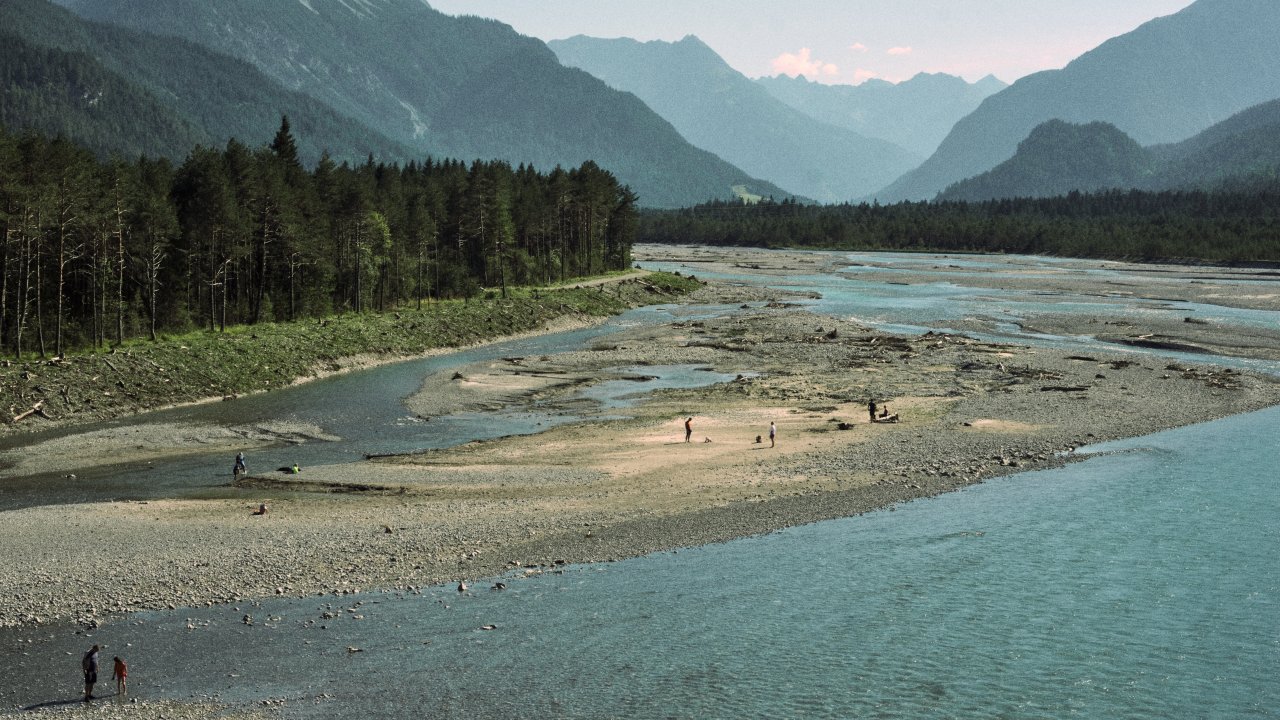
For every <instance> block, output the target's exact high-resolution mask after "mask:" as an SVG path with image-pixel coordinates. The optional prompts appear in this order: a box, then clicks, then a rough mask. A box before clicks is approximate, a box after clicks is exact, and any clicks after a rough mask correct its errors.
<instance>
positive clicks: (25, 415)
mask: <svg viewBox="0 0 1280 720" xmlns="http://www.w3.org/2000/svg"><path fill="white" fill-rule="evenodd" d="M43 407H44V401H43V400H41V401H40V402H38V403H36V404H35V405H34V406H32V408H31V409H30V410H28V411H26V412H24V413H19V414H17V415H14V416H13V420H11V421H10V422H22V421H23V420H26V419H27V418H29V417H31V416H32V415H35V414H36V413H40V414H41V415H42V416H44V417H48V416H45V415H44V413H42V412H41V408H43Z"/></svg>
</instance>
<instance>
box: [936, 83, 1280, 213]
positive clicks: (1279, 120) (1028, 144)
mask: <svg viewBox="0 0 1280 720" xmlns="http://www.w3.org/2000/svg"><path fill="white" fill-rule="evenodd" d="M1277 177H1280V100H1273V101H1271V102H1267V103H1263V104H1260V105H1257V106H1255V107H1252V108H1249V109H1247V110H1245V111H1243V112H1240V113H1238V114H1236V115H1234V116H1232V117H1230V118H1228V119H1226V120H1224V121H1222V122H1221V123H1218V124H1216V125H1213V126H1212V127H1210V128H1208V129H1206V130H1205V131H1204V132H1201V133H1199V134H1198V135H1195V136H1194V137H1191V138H1188V139H1187V140H1184V141H1183V142H1180V143H1173V144H1166V145H1156V146H1152V147H1147V148H1144V147H1141V146H1140V145H1138V143H1137V142H1136V141H1135V140H1133V139H1132V138H1130V137H1129V136H1128V135H1126V134H1125V133H1124V132H1123V131H1121V130H1120V129H1118V128H1116V127H1115V126H1114V125H1111V124H1109V123H1100V122H1095V123H1088V124H1085V125H1076V124H1072V123H1066V122H1063V121H1061V120H1051V121H1049V122H1046V123H1043V124H1041V125H1039V126H1037V127H1036V128H1035V129H1034V130H1033V131H1032V132H1031V134H1030V135H1029V136H1028V137H1027V139H1026V140H1023V141H1022V143H1020V144H1019V146H1018V151H1017V153H1015V154H1014V156H1013V157H1012V158H1010V159H1009V160H1007V161H1005V162H1003V163H1001V164H1000V165H997V166H996V167H995V168H993V169H991V170H989V171H987V172H985V173H982V174H980V175H977V176H975V177H972V178H969V179H967V180H963V181H961V182H959V183H955V184H953V185H951V186H950V187H948V188H947V189H946V190H945V191H943V192H942V193H941V194H939V196H938V199H939V200H968V201H982V200H990V199H995V198H1012V197H1052V196H1056V195H1065V194H1067V193H1069V192H1071V191H1076V190H1078V191H1082V192H1090V191H1098V190H1108V189H1116V188H1120V189H1126V188H1136V189H1140V190H1191V189H1201V190H1215V189H1219V188H1221V187H1224V186H1232V187H1237V188H1247V187H1251V186H1254V185H1258V184H1263V183H1268V182H1274V181H1275V180H1276V179H1277Z"/></svg>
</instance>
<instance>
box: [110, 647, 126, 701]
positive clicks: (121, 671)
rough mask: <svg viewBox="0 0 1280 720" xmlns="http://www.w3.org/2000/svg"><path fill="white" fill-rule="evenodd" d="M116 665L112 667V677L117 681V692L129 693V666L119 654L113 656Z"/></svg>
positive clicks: (121, 693)
mask: <svg viewBox="0 0 1280 720" xmlns="http://www.w3.org/2000/svg"><path fill="white" fill-rule="evenodd" d="M113 661H114V662H115V666H114V667H113V668H112V669H111V679H112V680H115V681H116V694H117V695H128V694H129V666H128V665H125V664H124V661H123V660H121V659H120V656H119V655H117V656H115V658H113Z"/></svg>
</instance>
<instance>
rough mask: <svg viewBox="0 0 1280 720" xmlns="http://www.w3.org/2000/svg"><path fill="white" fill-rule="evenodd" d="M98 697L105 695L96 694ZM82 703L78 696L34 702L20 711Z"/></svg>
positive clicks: (82, 699) (81, 698)
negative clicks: (72, 698)
mask: <svg viewBox="0 0 1280 720" xmlns="http://www.w3.org/2000/svg"><path fill="white" fill-rule="evenodd" d="M98 697H106V696H98ZM83 704H84V698H83V697H78V698H76V699H74V700H50V701H49V702H42V703H36V704H35V705H29V706H27V707H24V708H22V712H34V711H36V710H40V709H43V708H52V707H61V706H63V705H83Z"/></svg>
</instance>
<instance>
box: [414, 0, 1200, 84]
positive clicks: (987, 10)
mask: <svg viewBox="0 0 1280 720" xmlns="http://www.w3.org/2000/svg"><path fill="white" fill-rule="evenodd" d="M427 2H428V4H429V5H431V6H432V7H434V8H435V9H437V10H439V11H441V12H444V13H447V14H450V15H479V16H482V17H490V18H496V19H498V20H501V21H503V22H505V23H507V24H509V25H511V26H512V27H514V28H515V29H516V30H517V31H519V32H521V33H523V34H525V35H531V36H533V37H536V38H541V39H543V40H556V39H562V38H567V37H571V36H573V35H590V36H593V37H603V38H616V37H630V38H634V39H636V40H667V41H674V40H679V39H680V38H682V37H684V36H685V35H696V36H698V37H699V38H701V39H702V41H703V42H705V43H706V44H707V45H710V46H711V47H712V49H714V50H715V51H716V52H717V53H719V54H720V56H721V57H723V58H724V59H725V60H726V61H727V62H728V63H729V64H730V65H731V66H733V67H734V68H735V69H737V70H738V71H739V72H741V73H742V74H744V75H746V76H748V77H752V78H756V77H762V76H768V75H777V74H780V73H785V74H787V75H793V76H794V75H798V74H799V75H804V76H805V77H807V78H809V79H810V80H814V81H818V82H824V83H833V84H835V83H845V84H857V83H860V82H863V81H865V80H867V79H870V78H880V79H883V80H888V81H890V82H900V81H902V80H906V79H908V78H910V77H912V76H914V75H915V74H917V73H920V72H945V73H949V74H952V75H959V76H961V77H963V78H965V79H967V80H969V81H975V80H978V79H980V78H982V77H984V76H986V75H988V74H991V75H995V76H996V77H998V78H1000V79H1001V80H1003V81H1005V82H1013V81H1014V80H1017V79H1018V78H1020V77H1022V76H1024V75H1028V74H1030V73H1033V72H1036V71H1039V70H1048V69H1054V68H1060V67H1062V66H1064V65H1066V64H1067V63H1068V62H1070V61H1071V60H1072V59H1074V58H1075V57H1077V56H1079V55H1081V54H1083V53H1084V52H1087V51H1088V50H1091V49H1092V48H1094V47H1097V46H1098V45H1099V44H1101V43H1102V42H1104V41H1105V40H1107V39H1109V38H1112V37H1115V36H1117V35H1122V34H1124V33H1126V32H1129V31H1130V30H1133V29H1134V28H1136V27H1138V26H1139V25H1141V24H1142V23H1144V22H1146V21H1148V20H1151V19H1152V18H1156V17H1160V16H1163V15H1171V14H1173V13H1175V12H1177V11H1179V10H1181V9H1183V8H1185V7H1187V6H1188V5H1190V4H1191V3H1192V0H825V1H823V0H787V1H786V2H780V1H778V0H427Z"/></svg>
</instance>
